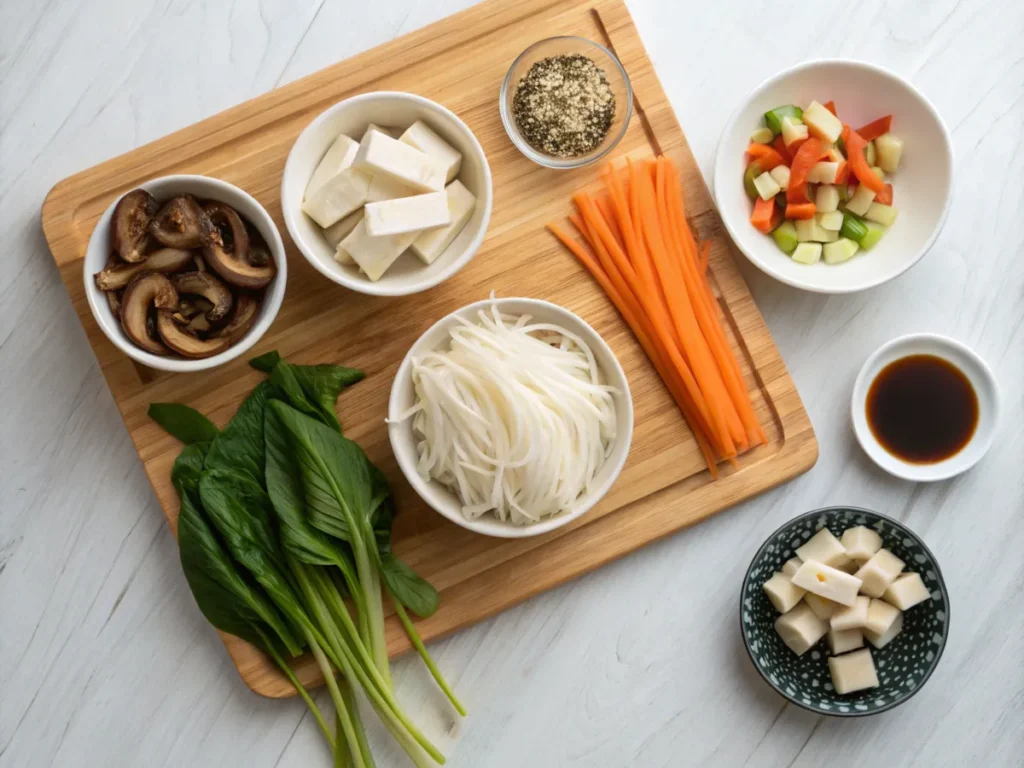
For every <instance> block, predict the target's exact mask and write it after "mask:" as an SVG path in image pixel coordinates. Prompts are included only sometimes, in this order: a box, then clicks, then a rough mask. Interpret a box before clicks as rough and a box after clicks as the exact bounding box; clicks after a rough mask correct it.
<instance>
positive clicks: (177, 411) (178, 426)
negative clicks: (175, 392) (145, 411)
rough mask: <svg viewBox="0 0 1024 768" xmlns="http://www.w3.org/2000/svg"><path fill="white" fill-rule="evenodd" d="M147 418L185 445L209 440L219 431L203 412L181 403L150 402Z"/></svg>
mask: <svg viewBox="0 0 1024 768" xmlns="http://www.w3.org/2000/svg"><path fill="white" fill-rule="evenodd" d="M149 418H151V419H152V420H153V421H155V422H156V423H157V424H159V425H160V426H161V427H163V428H164V430H165V431H167V432H169V433H170V434H171V435H173V436H174V437H176V438H178V439H179V440H180V441H181V442H183V443H184V444H185V445H190V444H192V443H202V442H209V441H210V440H213V439H214V438H215V437H217V434H218V433H219V432H220V430H219V429H217V427H216V425H215V424H214V423H213V422H212V421H210V420H209V419H208V418H206V417H205V416H203V414H201V413H200V412H199V411H197V410H196V409H195V408H191V407H189V406H187V405H184V404H182V403H152V404H150V406H149Z"/></svg>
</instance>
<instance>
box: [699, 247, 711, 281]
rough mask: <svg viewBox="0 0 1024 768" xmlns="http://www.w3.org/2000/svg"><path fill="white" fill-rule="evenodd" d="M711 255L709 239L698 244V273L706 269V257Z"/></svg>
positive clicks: (702, 272)
mask: <svg viewBox="0 0 1024 768" xmlns="http://www.w3.org/2000/svg"><path fill="white" fill-rule="evenodd" d="M710 257H711V241H710V240H705V241H704V242H703V243H701V246H700V261H699V264H700V273H701V274H702V275H703V274H704V273H705V272H707V271H708V259H709V258H710Z"/></svg>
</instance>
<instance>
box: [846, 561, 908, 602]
mask: <svg viewBox="0 0 1024 768" xmlns="http://www.w3.org/2000/svg"><path fill="white" fill-rule="evenodd" d="M905 566H906V563H904V562H903V561H902V560H900V559H899V558H898V557H896V555H894V554H893V553H892V552H890V551H889V550H888V549H880V550H878V551H877V552H876V553H875V554H874V555H872V556H871V559H870V560H868V561H867V562H866V563H864V565H862V566H861V567H860V570H858V571H857V573H855V574H854V576H856V577H857V578H858V579H860V580H861V581H862V582H864V585H863V586H862V587H861V588H860V591H861V592H863V593H864V594H865V595H867V596H868V597H881V596H882V595H884V594H885V590H887V589H888V588H889V585H890V584H892V583H893V582H894V581H896V577H897V576H899V575H900V572H901V571H902V570H903V569H904V567H905Z"/></svg>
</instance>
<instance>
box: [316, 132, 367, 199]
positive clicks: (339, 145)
mask: <svg viewBox="0 0 1024 768" xmlns="http://www.w3.org/2000/svg"><path fill="white" fill-rule="evenodd" d="M358 151H359V142H358V141H355V140H354V139H351V138H349V137H348V136H346V135H345V134H342V135H341V136H339V137H338V138H336V139H335V140H334V142H333V143H332V144H331V146H330V147H328V148H327V152H326V153H324V156H323V158H321V160H320V162H319V163H318V164H317V166H316V170H315V171H313V175H312V176H311V177H310V179H309V183H308V184H307V185H306V193H305V197H307V198H308V197H312V195H313V194H314V193H315V192H316V191H317V190H318V189H320V187H322V186H323V185H324V184H326V183H327V182H328V181H330V180H331V179H333V178H334V177H335V176H337V175H338V174H339V173H341V172H342V171H344V170H345V169H346V168H348V167H349V166H350V165H352V161H353V160H355V157H356V152H358Z"/></svg>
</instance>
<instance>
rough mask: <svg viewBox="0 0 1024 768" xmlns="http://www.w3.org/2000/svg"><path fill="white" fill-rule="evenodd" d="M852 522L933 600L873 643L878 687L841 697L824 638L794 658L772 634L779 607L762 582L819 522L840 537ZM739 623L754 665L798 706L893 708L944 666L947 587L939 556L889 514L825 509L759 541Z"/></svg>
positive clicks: (838, 712) (839, 713) (841, 710)
mask: <svg viewBox="0 0 1024 768" xmlns="http://www.w3.org/2000/svg"><path fill="white" fill-rule="evenodd" d="M855 525H866V526H867V527H869V528H873V529H874V530H876V531H878V533H879V534H880V535H881V536H882V546H883V547H885V548H886V549H888V550H890V551H891V552H892V553H893V554H894V555H896V556H897V557H898V558H900V559H901V560H903V561H904V562H905V563H906V564H907V568H906V570H907V571H915V572H917V573H919V574H921V578H922V579H923V580H924V583H925V586H927V587H928V589H929V590H930V591H931V593H932V599H931V600H926V601H925V602H923V603H920V604H919V605H915V606H914V607H913V608H911V609H910V610H908V611H907V612H906V613H905V615H904V623H903V631H902V632H901V633H900V634H899V635H898V636H897V637H896V638H895V639H894V640H893V641H892V642H890V643H889V644H888V645H887V646H885V648H883V649H882V650H877V649H875V648H871V646H870V644H866V645H867V647H869V648H871V654H872V656H873V657H874V660H875V666H876V667H877V669H878V681H879V683H880V685H879V687H877V688H871V689H869V690H866V691H859V692H857V693H851V694H847V695H845V696H840V695H839V694H837V693H836V692H835V691H834V690H833V688H832V682H831V677H830V675H829V670H828V656H829V650H828V645H827V644H826V642H825V640H824V638H823V639H822V640H821V641H820V642H819V643H818V645H816V646H815V647H814V648H812V649H811V650H809V651H808V652H807V653H805V654H804V655H803V656H797V655H796V654H795V653H793V652H792V651H791V650H789V648H788V647H786V645H785V643H783V642H782V638H781V637H779V635H778V634H777V633H776V632H775V627H774V624H775V619H776V618H778V615H779V614H778V612H777V611H776V610H775V608H774V607H773V606H772V604H771V603H770V602H768V598H767V597H766V596H765V594H764V591H763V590H762V589H761V585H762V584H764V582H766V581H767V580H768V579H769V578H770V577H771V575H772V574H773V573H775V572H776V571H780V570H782V564H783V563H785V562H786V561H787V560H789V559H790V558H791V557H794V556H795V554H796V553H795V552H794V550H795V549H796V548H797V547H799V546H801V545H802V544H803V543H804V542H805V541H807V540H808V539H809V538H811V536H813V535H814V534H815V533H816V532H817V531H819V530H821V529H822V528H828V529H829V530H830V531H832V533H833V534H835V535H836V536H841V535H842V533H843V531H845V530H846V529H847V528H850V527H852V526H855ZM740 629H741V631H742V633H743V643H744V645H746V648H747V653H749V654H750V660H751V661H752V662H753V664H754V667H755V668H756V669H757V671H758V672H759V673H760V674H761V677H763V678H764V680H765V682H767V683H768V684H769V685H770V686H771V687H772V688H774V689H775V690H776V691H778V692H779V693H780V694H781V695H782V696H785V697H786V698H787V699H789V700H790V701H791V702H793V703H794V704H796V705H797V706H799V707H803V708H804V709H808V710H810V711H811V712H815V713H816V714H819V715H831V716H833V717H862V716H865V715H875V714H878V713H879V712H885V711H886V710H889V709H893V708H894V707H897V706H899V705H900V704H902V703H903V702H904V701H906V700H907V699H909V698H910V697H911V696H913V695H914V694H915V693H917V692H918V691H919V690H921V688H922V687H923V686H924V684H925V683H926V682H927V681H928V678H929V677H931V674H932V672H934V671H935V668H936V667H937V666H938V665H939V659H940V658H942V651H943V650H944V649H945V647H946V638H947V637H948V635H949V593H948V592H947V591H946V584H945V582H944V581H943V580H942V571H941V570H939V564H938V563H937V562H936V561H935V556H934V555H932V553H931V552H930V551H929V549H928V547H926V546H925V544H924V542H923V541H921V539H920V537H919V536H918V535H917V534H916V533H914V532H913V531H911V530H910V529H909V528H907V527H906V526H905V525H903V524H902V523H900V522H898V521H896V520H893V519H892V518H891V517H886V516H885V515H880V514H878V513H877V512H871V511H870V510H867V509H859V508H857V507H826V508H824V509H816V510H814V511H813V512H808V513H807V514H805V515H800V516H799V517H797V518H794V519H793V520H790V521H789V522H788V523H786V524H785V525H784V526H782V527H781V528H779V530H777V531H776V532H775V533H773V534H772V535H771V536H769V537H768V540H767V541H766V542H765V543H764V544H763V545H762V546H761V549H759V550H758V551H757V554H756V555H754V559H753V561H751V563H750V567H749V568H748V569H747V575H746V576H745V577H744V579H743V590H742V592H741V595H740Z"/></svg>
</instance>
